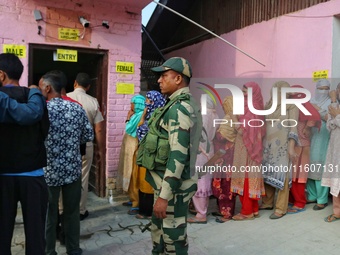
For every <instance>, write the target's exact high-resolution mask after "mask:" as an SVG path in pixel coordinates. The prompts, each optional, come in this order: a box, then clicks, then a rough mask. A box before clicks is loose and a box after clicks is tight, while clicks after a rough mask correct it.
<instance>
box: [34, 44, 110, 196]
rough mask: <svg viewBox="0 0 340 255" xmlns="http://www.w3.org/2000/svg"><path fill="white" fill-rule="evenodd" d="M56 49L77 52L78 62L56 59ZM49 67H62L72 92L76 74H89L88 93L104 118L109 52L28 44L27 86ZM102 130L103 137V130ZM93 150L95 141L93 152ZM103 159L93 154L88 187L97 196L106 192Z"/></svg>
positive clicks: (53, 68) (36, 82) (69, 90)
mask: <svg viewBox="0 0 340 255" xmlns="http://www.w3.org/2000/svg"><path fill="white" fill-rule="evenodd" d="M57 49H64V50H76V51H77V55H78V60H77V62H63V61H55V60H54V57H53V55H54V54H55V52H56V51H57ZM51 70H61V71H63V72H64V73H65V74H66V76H67V80H68V83H67V84H68V86H67V88H66V92H71V91H73V84H74V80H75V78H76V75H77V73H79V72H85V73H88V74H89V75H90V77H91V78H92V84H91V88H90V90H89V91H88V92H87V93H88V94H89V95H91V96H93V97H96V98H97V100H98V102H99V105H100V107H101V111H102V113H103V116H104V119H105V115H106V109H107V107H106V106H107V77H108V51H105V50H95V49H85V48H76V47H69V46H60V45H41V44H29V76H28V82H29V85H30V84H36V85H38V83H39V79H40V78H41V76H42V75H44V74H45V73H46V72H48V71H51ZM105 127H106V125H105ZM104 133H105V137H106V130H105V131H104ZM104 148H106V146H104ZM96 149H97V147H96V144H95V145H94V150H95V152H94V153H95V155H96ZM104 156H105V154H104ZM105 162H106V159H105V158H104V159H103V160H101V162H97V161H96V157H94V158H93V163H92V168H91V172H90V180H89V189H90V190H91V191H94V192H95V193H96V194H97V195H98V196H100V197H104V196H105V195H106V190H105V188H106V173H105V169H106V167H105Z"/></svg>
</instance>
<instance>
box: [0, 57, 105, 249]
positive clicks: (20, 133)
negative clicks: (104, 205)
mask: <svg viewBox="0 0 340 255" xmlns="http://www.w3.org/2000/svg"><path fill="white" fill-rule="evenodd" d="M22 72H23V65H22V63H21V61H20V59H19V58H18V57H17V56H16V55H14V54H10V53H2V54H0V85H1V86H0V91H1V94H0V96H1V114H0V116H1V124H0V129H1V131H2V136H1V138H0V140H1V144H2V146H1V149H0V150H1V153H0V154H1V161H0V183H1V185H0V189H1V195H0V216H1V218H0V237H1V240H2V241H1V242H0V250H1V254H5V255H7V254H11V240H12V235H13V230H14V223H15V217H16V214H17V206H18V202H20V204H21V209H22V212H23V219H24V227H25V240H26V244H25V254H27V255H40V254H41V255H43V254H48V255H55V254H57V253H56V251H55V246H56V239H57V231H56V230H57V226H58V220H59V218H60V217H59V213H61V218H62V228H63V233H64V244H65V246H66V251H67V254H72V255H80V254H82V249H81V248H80V245H79V241H80V240H79V239H80V220H81V218H82V211H81V209H80V207H81V205H82V203H81V191H82V188H81V180H82V179H81V176H82V155H85V153H81V151H83V150H82V149H81V145H84V144H86V142H91V141H92V140H93V139H94V131H93V130H96V128H94V129H93V125H95V124H96V123H98V122H100V121H102V120H103V119H100V117H97V119H96V120H95V121H94V122H93V121H90V120H92V118H91V119H90V118H89V117H88V116H87V114H86V112H85V110H84V108H85V109H88V107H86V102H85V101H82V102H81V103H82V104H80V103H79V102H76V103H75V101H74V100H72V99H70V98H66V96H65V95H63V92H62V91H63V90H64V89H65V87H66V85H67V79H66V76H65V74H64V73H63V72H61V71H59V70H53V71H50V72H48V73H46V74H44V75H43V76H42V77H41V79H40V81H39V86H37V85H31V86H30V87H29V88H27V87H21V86H20V85H19V80H20V78H21V75H22ZM87 77H88V75H87V74H84V73H80V74H78V76H77V78H76V83H77V84H78V82H79V83H80V81H78V80H81V78H83V79H82V80H83V81H84V78H85V83H86V85H87V84H88V85H89V79H88V78H87ZM83 85H85V84H83ZM88 85H87V87H88ZM64 98H65V99H64ZM71 101H72V102H71ZM91 103H92V105H91V106H90V108H91V107H92V108H95V110H97V112H99V106H98V103H97V101H96V100H93V99H92V101H91V100H87V104H91ZM90 113H91V114H92V113H93V112H90ZM97 115H98V114H97ZM100 116H101V115H100ZM96 136H98V137H97V139H102V138H101V136H100V132H97V130H96ZM98 146H100V144H99V145H98ZM86 190H87V187H86ZM59 197H62V199H59Z"/></svg>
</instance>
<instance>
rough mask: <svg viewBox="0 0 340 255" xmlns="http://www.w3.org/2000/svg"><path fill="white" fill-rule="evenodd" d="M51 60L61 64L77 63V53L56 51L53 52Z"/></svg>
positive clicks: (75, 51)
mask: <svg viewBox="0 0 340 255" xmlns="http://www.w3.org/2000/svg"><path fill="white" fill-rule="evenodd" d="M53 60H54V61H62V62H78V51H77V50H64V49H57V51H55V52H53Z"/></svg>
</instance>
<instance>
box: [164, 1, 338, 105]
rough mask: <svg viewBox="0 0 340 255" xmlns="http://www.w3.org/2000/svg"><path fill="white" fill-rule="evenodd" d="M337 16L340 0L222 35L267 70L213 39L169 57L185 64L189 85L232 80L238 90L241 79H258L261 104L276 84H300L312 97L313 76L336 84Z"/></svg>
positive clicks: (173, 53)
mask: <svg viewBox="0 0 340 255" xmlns="http://www.w3.org/2000/svg"><path fill="white" fill-rule="evenodd" d="M339 13H340V0H333V1H330V2H326V3H322V4H318V5H316V6H313V7H311V8H308V9H305V10H302V11H299V12H295V13H290V14H287V15H285V16H281V17H279V18H275V19H272V20H269V21H264V22H261V23H258V24H254V25H251V26H248V27H246V28H243V29H240V30H235V31H232V32H230V33H228V34H224V35H222V37H223V38H224V39H226V40H228V41H229V42H231V43H233V44H234V45H236V46H237V47H238V48H240V49H242V50H243V51H245V52H247V53H248V54H250V55H251V56H253V57H254V58H256V59H257V60H258V61H260V62H262V63H263V64H265V67H263V66H262V65H260V64H258V63H257V62H255V61H253V60H252V59H250V58H248V57H246V56H245V55H243V54H242V53H240V52H238V51H236V50H235V49H234V48H232V47H231V46H229V45H227V44H226V43H224V42H222V41H221V40H219V39H217V38H214V39H210V40H206V41H204V42H201V43H198V44H195V45H192V46H189V47H186V48H183V49H181V50H178V51H175V52H172V53H171V54H169V55H168V56H167V57H171V56H183V57H185V58H187V59H188V60H189V61H190V63H191V64H192V67H193V75H194V78H197V79H193V81H195V80H199V79H200V78H212V79H218V78H222V80H223V79H225V78H227V79H228V78H236V80H239V84H237V85H242V82H243V81H244V80H245V78H251V79H255V78H258V79H260V81H262V82H261V86H262V91H263V94H264V96H265V99H266V98H268V95H269V91H270V87H271V86H272V84H273V81H274V80H277V79H285V80H287V81H288V82H290V83H291V84H292V85H293V84H294V83H295V84H302V85H304V86H305V87H306V88H308V89H310V91H311V92H312V93H313V90H314V85H315V83H314V82H313V81H312V72H314V71H319V70H328V71H329V77H333V78H334V76H332V57H333V58H334V56H332V44H333V43H332V40H333V20H334V15H337V14H339ZM225 80H226V79H225ZM236 83H237V81H236ZM334 85H335V84H333V86H334Z"/></svg>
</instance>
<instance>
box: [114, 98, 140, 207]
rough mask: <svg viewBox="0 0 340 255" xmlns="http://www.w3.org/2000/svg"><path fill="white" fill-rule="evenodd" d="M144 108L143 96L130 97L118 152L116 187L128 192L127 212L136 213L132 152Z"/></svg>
mask: <svg viewBox="0 0 340 255" xmlns="http://www.w3.org/2000/svg"><path fill="white" fill-rule="evenodd" d="M144 108H145V97H143V96H141V95H136V96H134V97H133V98H132V99H131V109H130V110H129V112H128V115H127V118H126V121H125V122H126V126H125V134H124V137H123V142H122V147H121V150H120V154H119V164H118V176H117V189H118V190H123V191H125V192H128V194H129V197H130V201H131V202H130V203H128V204H129V205H132V207H131V209H130V210H129V211H128V213H129V214H137V213H138V208H139V207H138V206H139V201H138V189H137V188H136V178H135V176H134V173H133V171H132V169H133V166H134V162H135V160H134V154H135V151H136V150H137V147H138V139H137V127H138V123H139V121H140V119H141V117H142V115H143V111H144Z"/></svg>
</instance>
